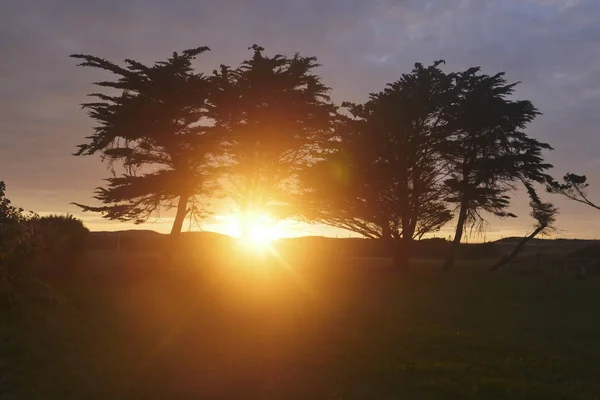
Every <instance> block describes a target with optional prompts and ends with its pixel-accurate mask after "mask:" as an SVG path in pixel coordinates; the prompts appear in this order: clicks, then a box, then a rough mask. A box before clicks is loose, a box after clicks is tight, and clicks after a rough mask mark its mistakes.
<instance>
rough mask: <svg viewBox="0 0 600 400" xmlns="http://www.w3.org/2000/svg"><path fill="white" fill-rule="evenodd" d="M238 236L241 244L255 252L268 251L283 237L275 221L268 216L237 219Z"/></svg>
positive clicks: (250, 216)
mask: <svg viewBox="0 0 600 400" xmlns="http://www.w3.org/2000/svg"><path fill="white" fill-rule="evenodd" d="M237 225H238V226H237V232H236V233H237V234H234V235H233V236H236V237H237V238H238V239H239V241H240V244H242V245H243V246H244V247H246V248H251V249H254V250H259V251H262V250H267V249H269V248H270V247H271V244H272V242H273V241H274V240H277V239H280V238H281V237H282V232H281V230H280V229H279V227H278V226H277V223H276V221H275V220H273V219H272V218H270V217H269V216H268V215H249V216H245V217H244V218H241V217H240V218H238V219H237Z"/></svg>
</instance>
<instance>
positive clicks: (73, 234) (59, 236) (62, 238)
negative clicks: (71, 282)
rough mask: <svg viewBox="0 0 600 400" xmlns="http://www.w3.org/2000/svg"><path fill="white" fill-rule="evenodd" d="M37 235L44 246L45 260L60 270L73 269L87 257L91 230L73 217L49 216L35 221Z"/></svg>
mask: <svg viewBox="0 0 600 400" xmlns="http://www.w3.org/2000/svg"><path fill="white" fill-rule="evenodd" d="M35 233H36V235H38V236H39V238H40V240H41V242H42V243H43V246H44V249H43V250H44V253H45V259H46V260H48V262H51V263H52V264H54V265H57V266H58V267H59V268H63V269H65V268H69V267H73V266H74V265H75V264H76V263H77V262H78V261H81V260H82V258H83V257H84V256H85V249H86V243H87V238H88V233H89V230H88V229H87V228H86V227H85V225H84V224H83V221H81V220H80V219H78V218H75V217H74V216H72V215H69V214H67V215H57V214H53V215H47V216H43V217H40V218H38V219H36V220H35Z"/></svg>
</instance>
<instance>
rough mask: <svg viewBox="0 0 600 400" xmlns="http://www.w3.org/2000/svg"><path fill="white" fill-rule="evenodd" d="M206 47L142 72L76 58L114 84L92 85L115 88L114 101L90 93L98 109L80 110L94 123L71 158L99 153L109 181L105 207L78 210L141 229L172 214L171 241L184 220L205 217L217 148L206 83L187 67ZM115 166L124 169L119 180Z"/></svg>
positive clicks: (102, 197) (131, 65)
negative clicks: (191, 216)
mask: <svg viewBox="0 0 600 400" xmlns="http://www.w3.org/2000/svg"><path fill="white" fill-rule="evenodd" d="M207 50H208V48H207V47H199V48H196V49H191V50H185V51H183V52H182V53H181V54H178V53H173V56H172V57H171V58H169V59H167V60H166V61H161V62H157V63H155V64H154V65H152V66H146V65H144V64H142V63H140V62H138V61H134V60H129V59H127V60H125V66H124V67H122V66H119V65H117V64H114V63H112V62H110V61H107V60H104V59H102V58H98V57H94V56H91V55H82V54H75V55H72V56H71V57H73V58H77V59H81V60H83V62H82V63H81V64H79V65H81V66H85V67H92V68H99V69H103V70H105V71H108V72H111V73H113V74H115V75H117V76H118V77H119V79H118V80H116V81H103V82H98V83H96V85H97V86H100V87H106V88H112V89H116V93H114V94H112V95H108V94H102V93H92V94H91V95H90V96H92V97H95V98H96V99H98V101H96V102H91V103H86V104H83V108H85V109H88V110H89V115H90V116H91V117H92V118H93V119H95V120H96V121H97V122H98V126H97V127H96V128H95V132H94V134H93V135H91V136H89V137H88V138H87V139H89V140H88V142H87V143H85V144H82V145H80V146H79V150H78V151H77V152H76V155H92V154H96V153H99V154H101V156H102V160H106V161H108V166H109V168H111V170H112V172H113V176H112V177H110V178H108V179H106V181H107V186H106V187H99V188H97V190H96V195H95V198H96V199H97V200H99V201H100V202H101V203H102V204H103V205H102V206H98V207H96V206H87V205H82V204H77V203H76V204H77V205H78V206H79V207H81V208H82V209H83V210H84V211H94V212H99V213H101V214H102V216H103V217H104V218H107V219H112V220H119V221H134V222H135V223H142V222H144V221H146V220H147V219H148V218H150V217H151V216H153V215H158V213H159V211H160V210H161V209H163V208H164V209H169V208H173V207H175V208H176V209H177V212H176V216H175V221H174V223H173V227H172V230H171V233H172V234H178V233H179V232H180V231H181V228H182V224H183V222H184V220H185V218H186V216H187V215H188V214H189V213H190V212H193V213H195V214H196V215H199V216H202V215H203V212H204V210H203V208H202V207H201V201H200V199H199V197H197V196H202V195H205V194H208V193H210V187H209V181H210V180H209V179H208V175H209V172H210V163H209V162H208V161H209V157H210V155H211V152H212V151H213V150H215V149H216V147H217V141H216V139H214V137H213V136H214V135H213V133H214V132H213V131H212V127H211V124H210V109H211V108H210V103H209V98H210V93H211V87H212V86H211V85H212V84H211V80H210V79H209V78H208V77H206V76H204V75H202V74H197V73H194V71H193V68H192V65H191V64H192V60H194V59H195V58H196V56H198V55H199V54H201V53H203V52H205V51H207ZM115 163H120V164H121V165H122V167H124V171H125V172H124V173H122V174H121V175H117V174H116V172H115V169H114V165H115Z"/></svg>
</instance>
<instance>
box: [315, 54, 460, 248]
mask: <svg viewBox="0 0 600 400" xmlns="http://www.w3.org/2000/svg"><path fill="white" fill-rule="evenodd" d="M441 63H442V62H441V61H439V62H436V63H434V64H433V65H431V66H429V67H424V66H423V65H421V64H416V65H415V67H414V69H413V70H412V71H411V72H410V73H408V74H403V75H402V76H401V78H400V79H399V80H398V81H396V82H393V83H391V84H389V85H387V87H386V88H385V89H384V90H383V91H381V92H379V93H373V94H371V96H370V99H369V101H368V102H366V103H365V104H360V105H357V104H350V103H347V104H346V106H347V107H348V110H349V112H350V114H351V117H350V118H347V119H345V120H344V121H343V123H340V124H339V128H338V130H337V139H338V142H337V146H336V147H335V148H334V153H333V154H332V155H330V156H329V157H328V158H327V159H326V160H324V161H322V162H320V163H318V164H316V165H315V166H313V167H312V168H309V169H308V170H307V172H306V174H305V175H304V182H303V183H304V185H305V187H306V189H307V190H306V193H305V195H304V199H303V202H304V204H303V206H304V207H305V215H306V216H307V217H308V218H309V219H310V220H313V221H318V222H323V223H326V224H329V225H333V226H337V227H340V228H344V229H348V230H351V231H354V232H357V233H360V234H361V235H363V236H366V237H370V238H382V239H384V240H386V241H390V242H391V241H392V240H395V241H398V240H403V241H404V242H405V244H407V243H409V242H410V241H412V240H413V239H414V238H421V237H422V236H423V235H425V234H427V233H430V232H434V231H436V230H438V229H439V228H440V227H441V226H443V225H444V224H445V223H447V222H448V221H449V220H450V219H451V215H450V213H449V211H448V210H447V208H446V206H445V204H444V203H443V201H442V199H443V195H442V188H443V187H442V184H441V177H442V176H443V163H442V161H443V160H442V159H441V158H440V152H439V147H440V144H441V143H442V142H443V141H444V140H445V137H444V136H443V131H442V130H441V129H440V127H441V126H442V125H443V123H444V122H443V120H442V119H441V116H442V111H443V109H444V108H445V107H447V106H448V103H449V100H450V94H451V85H452V81H451V77H450V76H448V75H446V74H445V73H443V72H442V71H441V69H440V68H439V65H440V64H441ZM408 251H409V249H408V246H407V245H406V246H404V248H403V253H404V254H405V255H406V253H407V252H408Z"/></svg>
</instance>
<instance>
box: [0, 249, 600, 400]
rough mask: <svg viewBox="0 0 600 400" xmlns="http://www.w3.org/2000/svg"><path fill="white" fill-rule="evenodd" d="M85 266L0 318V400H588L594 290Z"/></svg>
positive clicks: (305, 271)
mask: <svg viewBox="0 0 600 400" xmlns="http://www.w3.org/2000/svg"><path fill="white" fill-rule="evenodd" d="M94 263H95V264H102V265H90V266H89V268H88V269H86V273H82V274H81V275H80V276H79V277H77V278H73V279H72V280H70V281H69V282H63V283H62V284H60V285H58V286H57V290H59V291H60V292H62V293H64V294H65V295H66V297H67V298H68V299H69V302H68V304H67V305H64V306H61V307H58V308H57V307H49V306H42V305H34V304H27V305H22V306H21V307H20V308H18V309H17V310H13V311H10V312H9V311H0V318H1V319H0V321H1V323H0V399H13V398H14V399H54V398H56V399H107V398H111V399H167V398H173V399H201V398H202V399H399V398H407V399H421V398H422V399H482V398H484V399H600V379H598V377H599V376H600V318H598V315H597V309H598V305H599V304H600V278H598V277H594V276H589V277H588V278H586V279H584V280H580V279H576V278H575V277H573V276H566V275H563V276H544V275H530V276H516V275H512V274H508V273H497V274H492V273H488V272H484V271H482V270H479V269H478V268H477V267H476V266H473V265H471V266H467V267H465V266H463V267H460V266H459V267H460V268H457V270H456V271H454V272H452V273H441V272H439V270H438V269H437V268H432V266H431V265H429V264H428V263H424V265H417V266H415V267H414V268H413V270H412V271H411V272H410V273H408V274H403V273H401V272H399V271H394V270H393V269H391V268H388V267H386V266H383V265H380V264H381V260H378V261H373V260H360V261H358V260H354V261H346V262H343V263H342V262H337V263H336V262H325V261H321V262H317V263H316V262H308V261H307V262H305V263H301V265H288V266H287V267H286V266H282V265H279V266H273V265H271V266H269V267H265V268H261V267H259V266H257V265H252V264H253V263H250V264H251V265H239V264H235V265H228V266H222V268H220V269H218V271H219V272H215V271H216V270H217V269H216V268H214V267H215V265H214V263H212V264H211V267H210V268H209V267H207V266H206V263H202V262H200V261H193V260H187V261H185V262H184V261H181V262H178V263H176V264H173V265H167V266H164V267H161V266H160V265H159V264H157V263H156V262H153V261H151V260H147V259H141V258H140V259H130V260H123V261H122V262H120V263H118V264H117V263H115V262H114V260H113V261H110V260H108V259H102V260H100V259H96V260H95V261H94V260H93V262H92V264H94ZM112 264H115V265H112ZM254 264H258V262H256V263H254Z"/></svg>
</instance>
